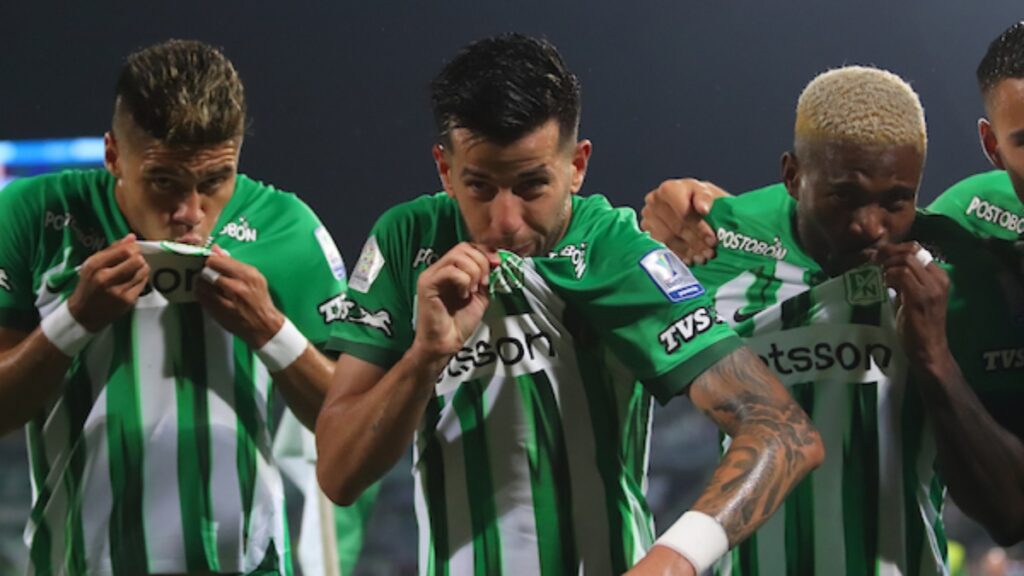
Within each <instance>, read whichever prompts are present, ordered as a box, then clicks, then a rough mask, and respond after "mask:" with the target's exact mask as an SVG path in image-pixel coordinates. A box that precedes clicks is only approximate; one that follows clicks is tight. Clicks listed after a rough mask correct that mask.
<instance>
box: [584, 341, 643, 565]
mask: <svg viewBox="0 0 1024 576" xmlns="http://www.w3.org/2000/svg"><path fill="white" fill-rule="evenodd" d="M595 348H596V349H592V350H589V351H587V352H585V353H580V352H579V351H577V355H576V358H577V362H578V363H579V370H580V373H581V374H582V376H583V378H582V380H583V381H584V382H587V383H588V386H587V387H586V388H585V389H584V392H585V393H586V398H587V406H588V408H589V409H590V421H591V425H592V426H593V434H594V443H595V447H596V449H597V453H596V454H595V456H596V459H597V469H598V471H599V473H600V476H601V481H602V485H603V486H604V496H605V501H604V506H605V514H606V515H607V523H608V548H609V550H610V551H611V569H612V571H613V572H614V573H615V574H621V573H623V572H625V571H626V570H628V569H629V567H630V566H632V564H633V563H632V559H633V555H634V554H635V550H634V549H633V540H632V538H630V537H629V535H628V533H627V531H626V529H625V527H626V524H627V522H626V519H628V518H630V517H631V516H630V510H629V506H628V504H627V503H626V502H624V500H623V498H622V497H621V496H620V493H619V490H620V489H621V485H620V484H619V478H618V477H619V471H618V467H619V451H620V449H621V445H620V441H621V439H620V438H619V437H618V434H616V431H617V430H619V422H618V414H616V413H615V410H614V407H613V405H612V403H611V398H609V396H610V395H613V394H614V391H613V390H611V386H613V384H612V383H611V382H609V381H608V378H607V376H606V375H605V374H603V373H601V372H603V371H601V370H599V367H601V366H604V365H605V362H604V361H602V362H595V361H594V360H593V359H596V358H602V357H603V356H604V355H605V354H607V351H606V350H605V349H604V347H602V346H599V345H598V346H597V347H595Z"/></svg>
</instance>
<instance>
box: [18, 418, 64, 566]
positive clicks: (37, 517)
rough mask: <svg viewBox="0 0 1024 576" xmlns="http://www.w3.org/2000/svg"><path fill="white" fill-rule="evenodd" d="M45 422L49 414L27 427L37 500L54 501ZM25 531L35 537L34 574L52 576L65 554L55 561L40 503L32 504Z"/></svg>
mask: <svg viewBox="0 0 1024 576" xmlns="http://www.w3.org/2000/svg"><path fill="white" fill-rule="evenodd" d="M44 424H45V417H43V416H38V417H36V418H35V419H33V420H32V421H31V422H30V423H29V425H28V427H27V434H28V456H29V467H30V469H31V471H32V474H31V480H32V493H33V495H34V496H35V498H33V500H34V501H35V502H40V501H50V499H51V498H52V494H51V493H50V487H49V485H48V484H47V481H46V479H47V477H48V476H49V470H50V467H49V464H48V462H47V460H46V454H45V452H44V448H45V446H44V443H43V441H42V438H41V436H42V429H43V425H44ZM25 531H26V535H27V536H28V537H30V538H31V542H30V544H29V559H30V560H31V563H30V564H29V568H30V574H35V575H36V576H50V575H51V574H53V572H54V570H53V565H54V564H57V565H58V566H60V565H62V564H63V558H61V557H58V558H56V559H54V561H53V562H51V559H50V556H51V554H52V551H53V549H54V546H53V542H52V539H53V535H52V534H51V531H50V526H49V523H48V522H47V521H46V516H45V515H44V512H43V510H42V508H41V507H40V506H38V505H36V506H34V507H33V508H32V512H31V513H30V515H29V522H28V526H27V527H26V530H25ZM58 534H59V532H58ZM57 549H60V547H59V546H58V547H57Z"/></svg>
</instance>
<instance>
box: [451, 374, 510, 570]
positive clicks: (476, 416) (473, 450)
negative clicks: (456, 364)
mask: <svg viewBox="0 0 1024 576" xmlns="http://www.w3.org/2000/svg"><path fill="white" fill-rule="evenodd" d="M485 385H486V383H485V381H483V380H471V381H469V382H466V383H464V384H463V385H462V386H461V387H460V388H459V390H458V391H457V392H456V393H455V397H454V398H453V399H452V407H453V408H454V409H455V414H456V415H457V416H458V418H459V425H460V426H461V428H462V439H463V443H464V444H465V446H464V448H463V456H464V457H465V459H466V463H465V471H466V484H467V487H468V488H469V493H468V494H469V499H470V500H471V501H472V502H473V504H472V505H471V506H470V510H469V512H470V515H469V517H470V522H471V525H472V529H473V565H474V569H475V573H476V574H477V576H486V575H487V568H488V566H490V567H492V568H493V567H495V566H501V565H502V564H501V539H500V536H499V534H498V528H497V521H496V519H497V513H496V511H495V505H494V483H493V481H492V480H491V469H490V459H489V458H488V451H489V450H488V446H487V433H486V428H485V423H484V412H485V410H484V397H483V396H484V393H483V389H484V386H485Z"/></svg>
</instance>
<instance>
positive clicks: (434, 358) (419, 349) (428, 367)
mask: <svg viewBox="0 0 1024 576" xmlns="http://www.w3.org/2000/svg"><path fill="white" fill-rule="evenodd" d="M454 354H455V353H454V352H450V351H447V350H443V349H441V348H440V347H438V346H437V343H436V342H431V341H430V339H429V338H425V337H421V336H419V335H417V336H416V338H415V339H414V340H413V342H412V346H410V347H409V350H408V351H406V353H405V357H406V359H407V360H408V361H409V362H410V363H412V364H413V365H414V366H416V367H417V368H418V369H419V370H422V371H423V372H424V373H427V374H429V375H430V376H431V378H436V377H437V375H438V374H440V373H441V371H442V370H444V367H445V366H446V365H447V364H448V360H450V359H451V357H452V356H453V355H454Z"/></svg>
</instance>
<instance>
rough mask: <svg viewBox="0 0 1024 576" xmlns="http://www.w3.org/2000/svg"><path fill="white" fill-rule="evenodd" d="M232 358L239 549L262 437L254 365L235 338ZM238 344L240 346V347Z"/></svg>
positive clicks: (245, 537) (245, 541) (247, 525)
mask: <svg viewBox="0 0 1024 576" xmlns="http://www.w3.org/2000/svg"><path fill="white" fill-rule="evenodd" d="M232 342H233V344H234V346H233V348H234V350H233V352H232V359H233V360H234V375H235V376H234V386H235V390H234V392H235V393H234V397H235V412H236V414H237V415H238V425H237V428H236V444H235V446H236V455H235V466H236V468H237V470H238V491H239V496H240V497H241V502H242V514H243V521H242V535H241V536H242V549H243V550H246V549H247V548H248V547H249V534H250V533H251V531H252V504H253V497H254V494H255V490H256V458H257V454H256V442H255V439H256V438H260V437H261V436H263V435H265V434H266V432H265V431H264V430H263V420H262V418H260V414H259V410H258V409H257V408H256V385H255V383H254V381H255V378H254V375H255V372H256V370H255V366H254V365H253V357H252V354H251V353H249V350H248V348H246V347H245V345H244V343H242V342H241V340H240V339H239V338H238V337H237V336H235V337H233V339H232ZM240 344H241V345H240Z"/></svg>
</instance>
